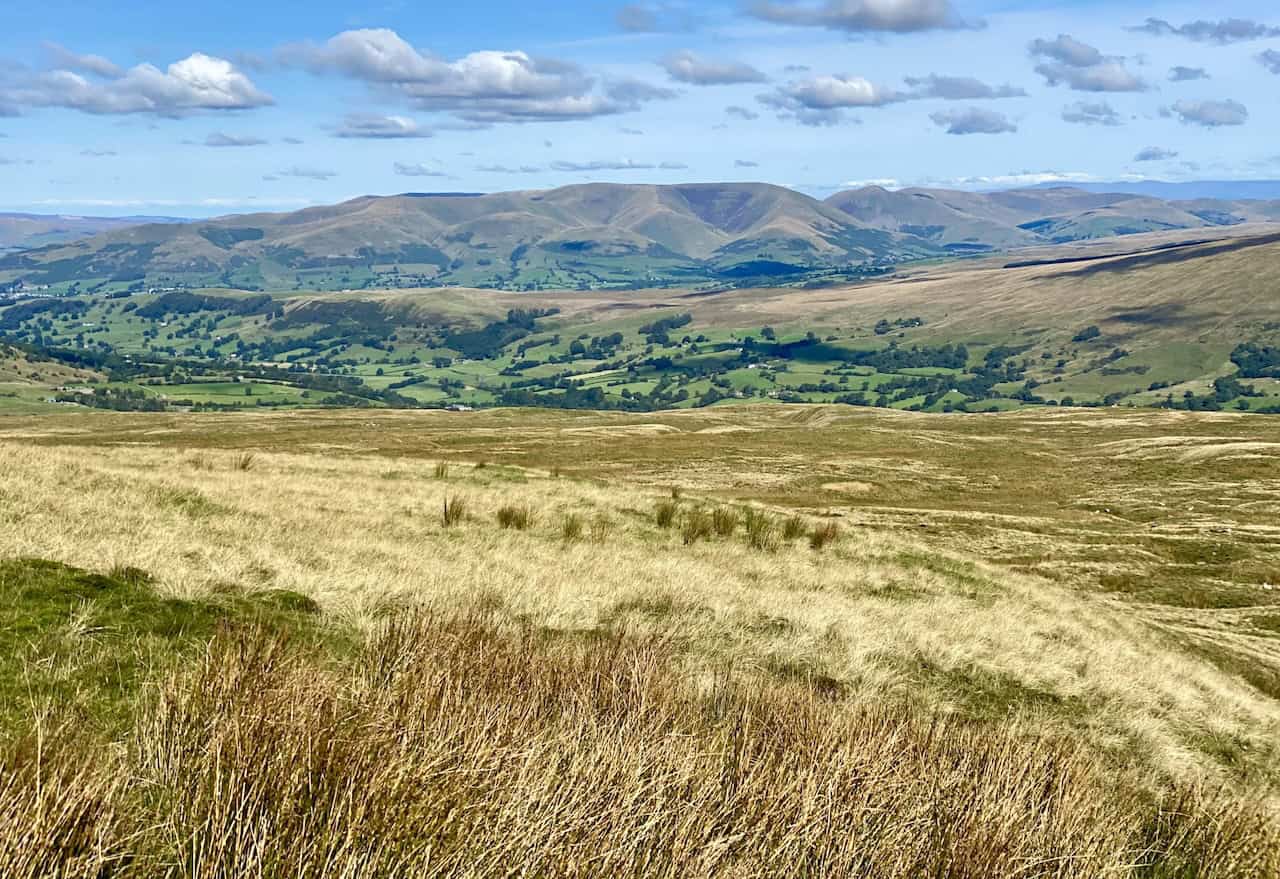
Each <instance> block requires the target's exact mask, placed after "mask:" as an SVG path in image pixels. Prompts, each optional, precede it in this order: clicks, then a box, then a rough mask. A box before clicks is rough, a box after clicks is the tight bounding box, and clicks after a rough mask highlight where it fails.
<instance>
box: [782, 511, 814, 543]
mask: <svg viewBox="0 0 1280 879" xmlns="http://www.w3.org/2000/svg"><path fill="white" fill-rule="evenodd" d="M807 528H808V525H807V524H806V523H805V521H804V519H803V518H801V517H800V516H788V517H787V518H786V520H785V521H784V522H783V523H782V539H783V540H796V539H797V538H799V537H802V536H804V533H805V530H806V529H807Z"/></svg>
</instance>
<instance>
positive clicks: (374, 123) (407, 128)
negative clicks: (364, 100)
mask: <svg viewBox="0 0 1280 879" xmlns="http://www.w3.org/2000/svg"><path fill="white" fill-rule="evenodd" d="M333 136H334V137H343V138H367V139H370V140H400V139H413V138H424V137H434V136H435V134H434V132H432V131H431V130H430V129H426V128H423V127H422V126H420V125H419V124H418V123H417V122H416V121H415V120H413V119H411V118H409V117H408V116H382V115H379V114H377V113H349V114H347V116H346V117H344V118H343V120H342V124H341V125H340V126H339V127H338V128H337V129H336V130H335V131H334V132H333Z"/></svg>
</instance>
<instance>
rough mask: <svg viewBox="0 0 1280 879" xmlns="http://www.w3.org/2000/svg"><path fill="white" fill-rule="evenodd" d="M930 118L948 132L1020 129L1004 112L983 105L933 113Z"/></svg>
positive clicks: (987, 131) (986, 131) (984, 132)
mask: <svg viewBox="0 0 1280 879" xmlns="http://www.w3.org/2000/svg"><path fill="white" fill-rule="evenodd" d="M929 118H930V119H932V120H933V124H934V125H937V126H938V127H939V128H945V129H946V130H947V134H1009V133H1012V132H1015V131H1017V130H1018V126H1017V125H1016V124H1014V123H1013V122H1011V121H1010V120H1009V118H1008V117H1007V116H1005V115H1004V114H1003V113H997V112H996V111H994V110H984V109H982V108H981V107H969V108H968V109H965V110H947V111H944V112H940V113H932V114H930V116H929Z"/></svg>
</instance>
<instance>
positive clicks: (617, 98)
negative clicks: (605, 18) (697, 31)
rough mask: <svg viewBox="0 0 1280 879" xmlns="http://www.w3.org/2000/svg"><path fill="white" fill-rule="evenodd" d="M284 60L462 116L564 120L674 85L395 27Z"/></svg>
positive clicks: (658, 96)
mask: <svg viewBox="0 0 1280 879" xmlns="http://www.w3.org/2000/svg"><path fill="white" fill-rule="evenodd" d="M279 56H280V59H281V60H282V62H284V63H285V64H289V65H294V66H301V67H304V68H306V69H308V70H311V71H312V72H314V73H333V74H339V75H342V76H346V77H349V78H352V79H356V80H360V81H362V82H366V83H368V84H370V85H371V86H374V87H376V88H379V89H381V90H383V91H384V92H390V93H391V94H392V95H396V96H399V97H400V98H402V99H403V100H405V101H407V102H408V103H409V104H410V105H411V106H413V107H415V108H417V109H419V110H423V111H431V112H447V113H451V114H453V115H455V116H457V117H458V118H460V119H463V120H465V121H468V122H473V123H480V124H494V123H501V122H534V121H565V120H573V119H589V118H594V117H597V116H606V115H611V114H615V113H624V112H628V111H632V110H636V109H639V107H640V106H641V105H642V104H644V103H647V102H649V101H655V100H663V99H669V98H672V97H675V94H676V93H675V92H673V91H671V90H670V89H663V88H660V87H657V86H653V85H650V84H648V83H643V82H639V81H635V80H620V81H612V82H602V81H601V79H600V78H599V77H595V76H592V75H590V74H588V73H587V72H586V71H584V70H583V69H582V68H580V67H578V66H577V65H576V64H572V63H569V62H565V61H558V60H555V59H546V58H534V57H532V56H530V55H528V54H526V53H525V52H519V51H511V52H500V51H480V52H472V53H471V54H469V55H466V56H464V57H462V58H460V59H458V60H456V61H446V60H444V59H442V58H439V57H436V56H435V55H432V54H430V53H427V52H423V51H420V50H418V49H416V48H415V47H413V46H412V45H410V44H409V43H408V42H406V41H405V40H404V39H403V38H401V36H400V35H399V34H397V33H396V32H395V31H393V30H388V29H385V28H375V29H362V30H351V31H344V32H342V33H340V34H337V35H336V36H334V37H332V38H331V39H329V40H328V41H327V42H325V43H323V44H320V45H316V44H312V43H306V44H298V45H293V46H286V47H285V48H284V49H282V50H281V51H280V53H279Z"/></svg>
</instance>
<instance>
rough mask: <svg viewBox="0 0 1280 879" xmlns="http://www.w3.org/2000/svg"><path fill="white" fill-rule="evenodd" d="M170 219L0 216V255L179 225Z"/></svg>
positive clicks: (3, 214) (43, 215)
mask: <svg viewBox="0 0 1280 879" xmlns="http://www.w3.org/2000/svg"><path fill="white" fill-rule="evenodd" d="M181 222H184V221H183V220H180V219H176V218H171V217H76V216H66V215H61V214H57V215H48V214H7V213H0V254H2V253H4V252H6V251H15V250H30V249H32V248H38V247H48V246H50V245H59V244H67V243H70V242H72V241H80V240H83V239H85V238H92V237H93V236H94V235H98V234H101V233H103V232H110V231H114V230H118V229H126V228H128V227H130V226H137V225H141V224H143V223H159V224H166V223H181Z"/></svg>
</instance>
